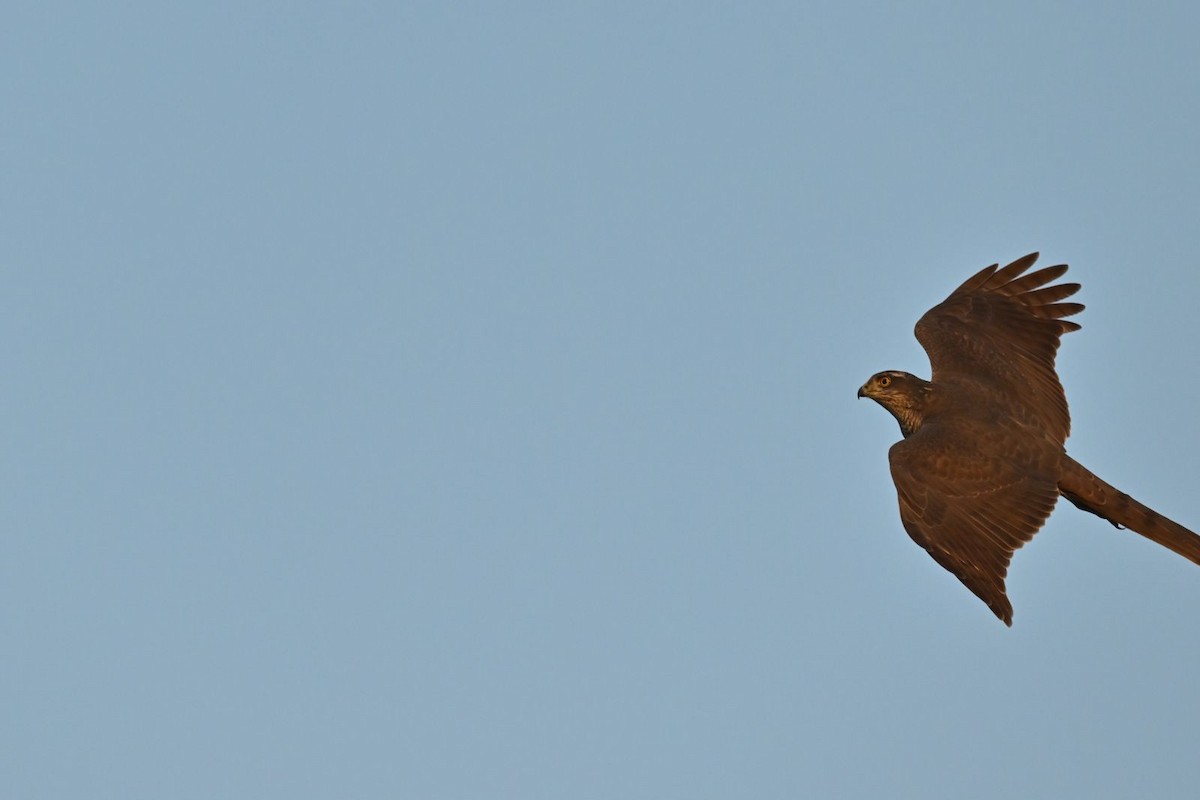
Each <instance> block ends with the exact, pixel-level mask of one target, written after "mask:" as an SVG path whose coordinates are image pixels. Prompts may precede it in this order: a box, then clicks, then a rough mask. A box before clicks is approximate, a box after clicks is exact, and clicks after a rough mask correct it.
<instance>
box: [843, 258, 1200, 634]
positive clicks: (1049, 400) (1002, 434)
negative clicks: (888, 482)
mask: <svg viewBox="0 0 1200 800" xmlns="http://www.w3.org/2000/svg"><path fill="white" fill-rule="evenodd" d="M1037 257H1038V254H1037V253H1030V254H1029V255H1027V256H1025V257H1023V258H1018V259H1017V260H1016V261H1014V262H1012V263H1011V264H1009V265H1008V266H1006V267H1003V268H999V265H998V264H993V265H991V266H990V267H987V268H986V269H983V270H981V271H980V272H978V273H976V274H975V275H974V276H972V277H971V278H970V279H968V280H967V282H966V283H964V284H963V285H962V286H959V287H958V288H957V289H955V290H954V291H953V292H952V293H951V294H950V296H949V297H947V298H946V299H945V300H943V301H942V302H941V303H939V304H938V305H936V306H934V307H933V308H931V309H930V310H929V311H927V312H926V313H925V315H924V316H923V317H921V319H920V320H918V322H917V327H916V336H917V341H919V342H920V343H921V346H922V347H924V348H925V352H926V353H928V354H929V363H930V366H931V367H932V368H933V375H932V380H928V381H926V380H922V379H921V378H918V377H917V376H915V375H910V374H909V373H907V372H898V371H887V372H879V373H876V374H875V375H872V376H871V379H870V380H868V381H867V382H866V383H865V384H863V386H862V388H860V389H859V390H858V396H859V397H869V398H871V399H872V400H874V401H875V402H877V403H879V405H881V406H883V407H884V408H886V409H887V410H888V411H889V412H891V414H892V416H894V417H895V418H896V421H897V422H899V423H900V432H901V433H902V434H903V435H904V438H903V439H902V440H900V441H899V442H897V443H896V444H894V445H892V448H891V449H890V450H889V451H888V461H889V462H890V464H891V470H892V479H893V480H894V481H895V483H896V493H897V495H898V496H899V499H900V521H901V522H902V523H903V524H904V529H905V530H906V531H908V535H909V536H911V537H912V539H913V541H915V542H916V543H917V544H919V545H921V547H923V548H925V550H926V551H927V552H928V553H929V555H931V556H932V557H933V560H934V561H936V562H937V563H939V564H941V565H942V566H943V567H944V568H946V569H947V570H949V571H950V572H952V573H954V575H955V576H956V577H957V578H958V579H959V580H960V581H962V582H963V584H965V585H966V587H967V588H968V589H970V590H971V591H972V592H974V593H975V595H976V596H978V597H979V599H980V600H982V601H983V602H985V603H987V604H988V607H989V608H991V609H992V612H993V613H994V614H995V615H996V616H997V617H999V618H1000V619H1001V620H1003V621H1004V623H1005V624H1006V625H1012V615H1013V609H1012V604H1011V603H1010V602H1009V600H1008V596H1007V595H1006V593H1005V589H1004V578H1005V576H1006V575H1007V573H1008V564H1009V561H1011V560H1012V554H1013V552H1014V551H1015V550H1016V549H1017V548H1019V547H1021V546H1022V545H1023V544H1025V543H1026V542H1028V541H1029V540H1030V539H1032V538H1033V535H1034V534H1035V533H1037V531H1038V529H1039V528H1041V527H1042V524H1043V523H1044V522H1045V521H1046V518H1047V517H1049V516H1050V512H1051V511H1053V510H1054V504H1055V502H1057V500H1058V497H1059V495H1062V496H1063V497H1065V498H1067V499H1068V500H1070V501H1071V502H1072V503H1073V504H1074V505H1075V506H1077V507H1078V508H1081V509H1083V510H1084V511H1089V512H1091V513H1093V514H1096V515H1097V516H1099V517H1102V518H1104V519H1106V520H1108V521H1109V522H1111V523H1112V524H1113V525H1115V526H1116V527H1118V528H1128V529H1130V530H1132V531H1135V532H1137V533H1140V534H1141V535H1142V536H1145V537H1146V538H1147V539H1150V540H1151V541H1154V542H1158V543H1159V544H1161V545H1163V546H1164V547H1166V548H1168V549H1170V550H1172V551H1174V552H1176V553H1178V554H1179V555H1181V556H1183V557H1184V558H1187V559H1190V560H1191V561H1194V562H1196V563H1197V564H1200V536H1197V535H1196V534H1195V533H1193V532H1192V531H1190V530H1188V529H1187V528H1185V527H1183V526H1182V525H1180V524H1178V523H1176V522H1173V521H1171V520H1169V519H1167V518H1166V517H1164V516H1163V515H1162V514H1159V513H1158V512H1157V511H1154V510H1153V509H1151V508H1148V507H1146V506H1145V505H1142V504H1141V503H1139V502H1138V501H1137V500H1134V499H1133V498H1132V497H1130V496H1129V495H1127V494H1125V493H1124V492H1121V491H1118V490H1117V489H1114V488H1113V487H1112V486H1110V485H1109V484H1107V483H1105V482H1104V481H1102V480H1101V479H1100V478H1098V477H1096V476H1095V475H1093V474H1092V473H1091V471H1089V470H1088V469H1087V468H1086V467H1084V466H1083V465H1082V464H1080V463H1079V462H1078V461H1076V460H1075V459H1073V458H1071V457H1070V456H1069V455H1067V452H1066V449H1065V448H1064V446H1063V443H1064V442H1065V441H1066V439H1067V435H1068V434H1069V433H1070V430H1071V418H1070V414H1069V412H1068V411H1067V400H1066V396H1065V395H1064V394H1063V388H1062V384H1061V383H1059V380H1058V375H1057V373H1055V371H1054V357H1055V354H1056V353H1057V351H1058V345H1059V338H1060V337H1061V336H1062V334H1064V333H1069V332H1071V331H1076V330H1079V327H1080V326H1079V325H1078V324H1077V323H1075V322H1071V321H1069V320H1066V319H1064V317H1069V316H1072V315H1073V314H1078V313H1079V312H1080V311H1082V310H1083V306H1082V305H1081V304H1079V303H1071V302H1062V301H1063V300H1065V299H1066V298H1068V297H1070V296H1071V295H1073V294H1075V292H1077V291H1079V284H1077V283H1059V284H1054V283H1053V281H1055V280H1057V279H1058V278H1060V277H1062V275H1063V274H1064V273H1065V272H1066V271H1067V266H1066V264H1059V265H1057V266H1053V267H1045V268H1043V269H1039V270H1037V271H1035V272H1027V270H1028V269H1029V268H1030V267H1031V266H1033V263H1034V262H1035V261H1036V260H1037Z"/></svg>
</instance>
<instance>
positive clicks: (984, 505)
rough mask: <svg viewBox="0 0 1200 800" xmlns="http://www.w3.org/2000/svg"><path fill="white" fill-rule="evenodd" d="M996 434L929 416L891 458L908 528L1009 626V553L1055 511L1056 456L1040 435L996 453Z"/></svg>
mask: <svg viewBox="0 0 1200 800" xmlns="http://www.w3.org/2000/svg"><path fill="white" fill-rule="evenodd" d="M993 435H994V432H992V431H987V430H972V429H971V422H970V421H969V420H968V421H964V422H959V423H953V422H946V423H941V424H939V423H936V422H935V423H932V424H929V423H927V424H926V425H924V426H923V427H922V428H921V429H920V430H919V431H917V432H916V433H915V434H913V435H912V436H910V437H908V438H907V439H904V440H902V441H900V442H897V443H896V444H895V445H893V446H892V449H891V450H890V451H889V452H888V459H889V461H890V462H891V468H892V479H893V480H894V481H895V483H896V493H897V495H898V497H899V500H900V519H901V521H902V522H903V523H904V529H905V530H906V531H908V535H909V536H911V537H912V539H913V541H915V542H916V543H917V544H919V545H921V547H923V548H925V550H926V551H927V552H928V553H929V555H931V556H933V559H934V560H935V561H937V562H938V563H939V564H941V565H942V566H943V567H945V568H946V569H947V570H949V571H950V572H952V573H954V575H955V576H957V577H958V579H959V580H960V581H962V582H963V584H965V585H966V587H967V588H968V589H970V590H971V591H972V592H974V593H975V595H976V596H978V597H979V599H981V600H983V602H985V603H987V604H988V606H989V607H990V608H991V609H992V612H993V613H995V615H996V616H997V617H999V618H1000V619H1001V620H1003V621H1004V623H1005V624H1006V625H1012V604H1011V603H1009V601H1008V596H1007V595H1006V593H1005V589H1004V578H1005V576H1006V575H1007V574H1008V564H1009V561H1010V560H1011V559H1012V554H1013V552H1014V551H1015V550H1016V549H1017V548H1019V547H1021V545H1023V544H1025V543H1026V542H1028V541H1029V540H1030V539H1032V538H1033V535H1034V534H1035V533H1037V531H1038V529H1039V528H1041V527H1042V524H1043V523H1044V522H1045V521H1046V518H1047V517H1048V516H1050V512H1051V511H1052V510H1054V503H1055V501H1056V500H1057V499H1058V483H1057V473H1058V459H1059V455H1058V449H1057V448H1056V447H1055V445H1054V444H1052V443H1051V442H1049V441H1047V440H1045V439H1042V438H1039V437H1022V439H1023V440H1022V439H1017V440H1014V441H1013V442H1011V443H1009V447H1008V450H1007V452H1005V453H1004V455H997V454H996V452H995V451H994V450H993V448H992V447H990V446H989V443H988V442H987V440H988V439H990V438H992V436H993Z"/></svg>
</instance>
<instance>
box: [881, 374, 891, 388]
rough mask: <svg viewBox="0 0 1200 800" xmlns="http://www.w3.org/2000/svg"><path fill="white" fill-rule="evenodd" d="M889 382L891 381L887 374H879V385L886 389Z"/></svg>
mask: <svg viewBox="0 0 1200 800" xmlns="http://www.w3.org/2000/svg"><path fill="white" fill-rule="evenodd" d="M891 382H892V379H891V377H890V376H888V375H880V376H879V385H880V386H882V387H883V388H884V389H886V388H887V387H888V384H889V383H891Z"/></svg>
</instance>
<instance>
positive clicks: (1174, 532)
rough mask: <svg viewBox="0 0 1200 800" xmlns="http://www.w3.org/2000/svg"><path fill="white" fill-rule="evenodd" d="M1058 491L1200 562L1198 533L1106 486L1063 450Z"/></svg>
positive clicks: (1110, 519) (1088, 509) (1085, 507)
mask: <svg viewBox="0 0 1200 800" xmlns="http://www.w3.org/2000/svg"><path fill="white" fill-rule="evenodd" d="M1058 491H1059V492H1060V493H1061V494H1062V496H1063V497H1065V498H1067V499H1068V500H1070V501H1071V502H1072V503H1074V504H1075V505H1076V506H1078V507H1079V508H1082V509H1083V510H1084V511H1090V512H1091V513H1093V514H1095V515H1097V516H1100V517H1103V518H1104V519H1106V520H1108V521H1109V522H1111V523H1112V524H1113V525H1116V526H1118V527H1123V528H1128V529H1129V530H1131V531H1134V532H1136V533H1140V534H1141V535H1142V536H1145V537H1146V538H1147V539H1149V540H1151V541H1153V542H1158V543H1159V544H1161V545H1162V546H1163V547H1165V548H1167V549H1168V550H1171V551H1173V552H1175V553H1178V554H1179V555H1181V556H1183V557H1184V558H1186V559H1188V560H1190V561H1194V562H1196V563H1197V564H1200V536H1197V535H1196V534H1194V533H1192V532H1191V531H1189V530H1188V529H1187V528H1185V527H1183V526H1182V525H1180V524H1179V523H1178V522H1174V521H1172V520H1169V519H1167V518H1166V517H1164V516H1163V515H1162V514H1159V513H1158V512H1157V511H1155V510H1154V509H1152V508H1149V507H1147V506H1144V505H1142V504H1141V503H1139V502H1138V501H1137V500H1134V499H1133V498H1132V497H1130V496H1129V495H1127V494H1125V493H1124V492H1122V491H1118V490H1117V489H1114V488H1113V487H1112V486H1109V485H1108V484H1107V483H1105V482H1104V481H1102V480H1100V479H1099V478H1097V477H1096V476H1095V475H1093V474H1092V473H1091V471H1090V470H1089V469H1088V468H1087V467H1085V466H1083V465H1082V464H1080V463H1079V462H1078V461H1076V460H1075V459H1073V458H1071V457H1070V456H1068V455H1066V454H1063V460H1062V471H1061V474H1060V475H1059V478H1058Z"/></svg>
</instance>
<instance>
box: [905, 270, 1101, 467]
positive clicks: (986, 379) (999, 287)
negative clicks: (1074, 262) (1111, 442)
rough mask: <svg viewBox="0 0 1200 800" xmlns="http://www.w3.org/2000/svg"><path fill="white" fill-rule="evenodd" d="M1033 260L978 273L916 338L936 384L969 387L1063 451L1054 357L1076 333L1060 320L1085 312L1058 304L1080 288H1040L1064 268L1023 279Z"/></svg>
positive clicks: (1063, 419) (1064, 428) (1062, 409)
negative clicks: (979, 390) (1065, 338)
mask: <svg viewBox="0 0 1200 800" xmlns="http://www.w3.org/2000/svg"><path fill="white" fill-rule="evenodd" d="M1037 257H1038V254H1037V253H1030V254H1029V255H1027V256H1025V257H1024V258H1018V259H1017V260H1016V261H1014V262H1012V263H1011V264H1009V265H1008V266H1006V267H1003V268H1001V269H997V266H998V265H996V264H993V265H991V266H990V267H987V268H986V269H984V270H981V271H980V272H978V273H976V274H975V275H974V276H973V277H971V278H970V279H969V280H968V281H967V282H966V283H964V284H963V285H962V286H960V287H958V288H957V289H955V290H954V292H953V293H952V294H951V295H950V296H949V297H947V298H946V299H945V300H944V301H942V302H941V303H939V304H938V305H936V306H934V307H933V308H931V309H930V310H929V311H927V312H926V313H925V315H924V316H922V317H921V319H920V320H919V321H918V322H917V327H916V335H917V340H918V341H919V342H920V343H921V346H922V347H924V348H925V352H926V353H928V354H929V363H930V365H931V366H932V368H933V382H934V383H935V384H936V383H943V384H950V383H954V382H961V381H964V380H965V381H968V382H971V383H973V384H975V385H976V386H978V387H979V388H982V389H985V390H986V391H987V394H988V396H989V399H992V400H994V402H995V403H996V404H1000V405H1002V406H1003V408H1002V409H994V410H997V411H1003V412H1005V413H1006V414H1007V415H1009V416H1012V417H1014V418H1017V419H1020V420H1022V421H1024V422H1026V423H1029V424H1033V425H1035V426H1037V427H1040V428H1041V429H1042V430H1044V431H1046V432H1047V433H1048V434H1050V436H1051V437H1053V438H1054V439H1056V440H1057V441H1058V442H1059V443H1060V444H1061V443H1062V442H1064V441H1066V438H1067V435H1068V434H1069V433H1070V431H1071V417H1070V414H1069V412H1068V411H1067V400H1066V397H1065V396H1064V395H1063V390H1062V384H1060V383H1059V381H1058V375H1057V374H1056V373H1055V372H1054V357H1055V354H1056V353H1057V352H1058V344H1059V337H1061V336H1062V334H1064V333H1068V332H1070V331H1074V330H1079V325H1077V324H1076V323H1074V322H1068V321H1065V320H1063V319H1062V317H1068V316H1071V315H1072V314H1077V313H1079V312H1080V311H1082V310H1083V306H1082V305H1080V304H1079V303H1062V302H1059V301H1061V300H1063V299H1064V298H1067V297H1070V296H1071V295H1073V294H1075V292H1077V291H1078V290H1079V284H1077V283H1060V284H1057V285H1054V286H1046V284H1048V283H1050V282H1051V281H1053V280H1055V279H1057V278H1059V277H1061V276H1062V275H1063V273H1065V272H1066V271H1067V265H1066V264H1059V265H1057V266H1053V267H1046V268H1044V269H1040V270H1037V271H1036V272H1031V273H1029V274H1028V275H1026V274H1024V273H1025V271H1026V270H1027V269H1029V267H1031V266H1032V265H1033V263H1034V262H1035V261H1036V260H1037Z"/></svg>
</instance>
